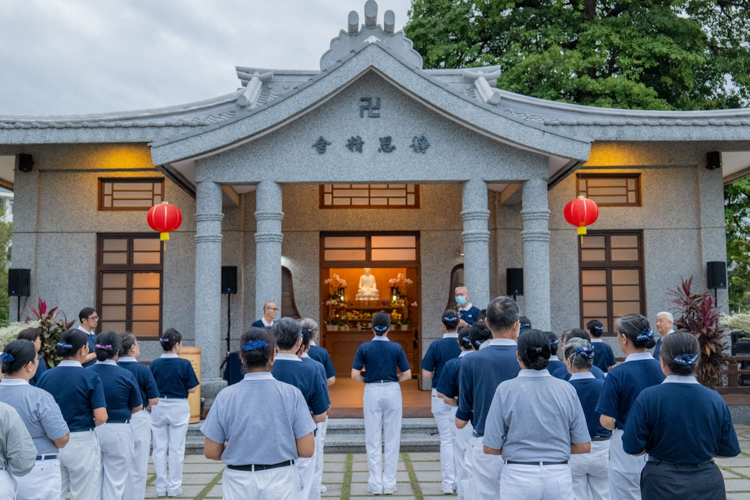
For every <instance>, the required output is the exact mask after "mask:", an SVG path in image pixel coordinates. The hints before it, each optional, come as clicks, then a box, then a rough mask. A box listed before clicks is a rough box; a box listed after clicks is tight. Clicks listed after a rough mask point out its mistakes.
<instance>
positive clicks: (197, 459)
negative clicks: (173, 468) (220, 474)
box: [185, 455, 221, 464]
mask: <svg viewBox="0 0 750 500" xmlns="http://www.w3.org/2000/svg"><path fill="white" fill-rule="evenodd" d="M185 463H186V464H197V463H202V464H219V463H221V462H217V461H216V460H209V459H207V458H206V457H204V456H203V455H185Z"/></svg>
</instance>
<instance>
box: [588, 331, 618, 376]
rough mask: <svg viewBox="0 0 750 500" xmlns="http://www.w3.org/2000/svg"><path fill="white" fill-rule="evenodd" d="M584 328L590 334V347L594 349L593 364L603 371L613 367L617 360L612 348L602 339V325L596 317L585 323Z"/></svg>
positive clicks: (606, 371)
mask: <svg viewBox="0 0 750 500" xmlns="http://www.w3.org/2000/svg"><path fill="white" fill-rule="evenodd" d="M586 329H588V331H589V333H590V334H591V347H592V348H593V349H594V366H596V367H598V368H599V369H600V370H601V371H603V372H604V373H608V372H609V370H611V369H612V368H614V367H615V365H616V364H617V360H616V359H615V354H614V353H613V352H612V348H611V347H610V346H609V344H607V343H606V342H604V341H603V340H602V335H604V325H602V322H601V321H599V320H598V319H592V320H591V321H589V322H588V323H586Z"/></svg>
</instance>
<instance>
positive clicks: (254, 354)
mask: <svg viewBox="0 0 750 500" xmlns="http://www.w3.org/2000/svg"><path fill="white" fill-rule="evenodd" d="M240 344H241V347H240V350H239V356H240V359H241V360H242V362H243V365H244V368H245V375H244V377H243V380H242V381H241V382H239V383H237V384H234V385H232V386H230V387H226V388H224V389H222V390H221V392H219V394H218V395H217V396H216V400H215V401H214V404H213V405H212V406H211V411H209V412H208V416H207V417H206V420H205V422H204V423H203V426H202V427H201V432H202V433H203V434H204V435H205V436H206V440H205V449H204V454H205V456H206V458H208V459H211V460H221V461H223V462H224V463H225V464H226V465H227V468H226V469H225V470H224V476H223V484H222V488H223V492H224V499H225V500H244V499H246V498H273V499H274V500H297V499H299V498H301V492H302V484H301V482H300V474H299V472H298V471H297V467H295V466H294V463H295V461H296V460H297V459H299V458H311V457H312V456H313V454H314V452H315V438H314V437H313V431H315V422H314V421H313V419H312V415H311V414H310V409H309V408H308V406H307V402H306V401H305V398H304V397H303V396H302V392H301V391H300V390H299V389H298V388H296V387H294V386H293V385H291V384H287V383H284V382H280V381H278V380H276V379H275V378H274V376H273V375H272V374H271V368H272V366H273V363H274V360H275V349H276V338H275V337H274V334H273V332H272V331H270V330H269V329H266V328H250V329H249V330H248V331H246V332H245V333H243V334H242V338H241V339H240ZM159 404H161V403H159Z"/></svg>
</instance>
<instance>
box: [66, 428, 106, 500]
mask: <svg viewBox="0 0 750 500" xmlns="http://www.w3.org/2000/svg"><path fill="white" fill-rule="evenodd" d="M58 458H59V459H60V499H61V500H64V499H65V497H66V496H67V494H68V487H70V498H71V500H91V499H97V498H99V474H101V470H102V456H101V450H100V449H99V440H98V439H97V437H96V433H95V432H94V431H93V430H92V431H86V432H71V433H70V441H68V444H66V445H65V448H61V449H60V453H59V454H58Z"/></svg>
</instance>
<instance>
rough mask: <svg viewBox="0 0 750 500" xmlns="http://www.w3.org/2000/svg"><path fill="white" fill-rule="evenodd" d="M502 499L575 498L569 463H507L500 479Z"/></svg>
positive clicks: (552, 499)
mask: <svg viewBox="0 0 750 500" xmlns="http://www.w3.org/2000/svg"><path fill="white" fill-rule="evenodd" d="M500 498H501V499H502V500H573V480H572V478H571V475H570V467H568V466H567V465H513V464H506V465H505V469H504V470H503V477H502V479H500Z"/></svg>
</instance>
